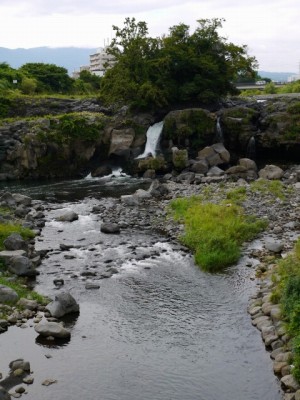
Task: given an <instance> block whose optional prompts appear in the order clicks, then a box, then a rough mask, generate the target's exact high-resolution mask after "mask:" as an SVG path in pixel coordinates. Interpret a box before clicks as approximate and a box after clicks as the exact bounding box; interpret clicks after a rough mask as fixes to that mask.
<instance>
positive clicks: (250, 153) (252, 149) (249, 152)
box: [246, 136, 256, 160]
mask: <svg viewBox="0 0 300 400" xmlns="http://www.w3.org/2000/svg"><path fill="white" fill-rule="evenodd" d="M246 157H247V158H250V159H251V160H255V158H256V143H255V137H254V136H251V138H250V139H249V142H248V145H247V149H246Z"/></svg>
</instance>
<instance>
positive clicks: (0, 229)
mask: <svg viewBox="0 0 300 400" xmlns="http://www.w3.org/2000/svg"><path fill="white" fill-rule="evenodd" d="M12 233H19V234H20V235H21V236H22V237H23V239H24V240H27V239H32V238H34V233H33V232H32V231H31V230H30V229H28V228H23V227H22V226H21V225H19V224H11V223H8V224H4V223H0V250H3V249H4V244H3V242H4V240H5V239H6V238H7V237H8V236H9V235H11V234H12Z"/></svg>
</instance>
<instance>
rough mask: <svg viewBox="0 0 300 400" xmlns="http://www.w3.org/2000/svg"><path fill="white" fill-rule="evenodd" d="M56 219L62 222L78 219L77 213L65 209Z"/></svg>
mask: <svg viewBox="0 0 300 400" xmlns="http://www.w3.org/2000/svg"><path fill="white" fill-rule="evenodd" d="M56 219H57V221H62V222H73V221H76V220H77V219H78V214H76V212H74V211H71V210H69V211H65V212H64V213H63V214H62V215H60V216H59V217H57V218H56Z"/></svg>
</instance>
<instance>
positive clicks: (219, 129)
mask: <svg viewBox="0 0 300 400" xmlns="http://www.w3.org/2000/svg"><path fill="white" fill-rule="evenodd" d="M220 118H221V117H218V118H217V123H216V136H215V142H216V143H224V136H223V130H222V127H221V124H220Z"/></svg>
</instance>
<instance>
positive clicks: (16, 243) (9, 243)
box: [3, 233, 27, 250]
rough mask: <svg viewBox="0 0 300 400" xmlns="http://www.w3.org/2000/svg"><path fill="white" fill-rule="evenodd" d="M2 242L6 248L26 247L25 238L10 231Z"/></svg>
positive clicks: (22, 248) (23, 248) (19, 248)
mask: <svg viewBox="0 0 300 400" xmlns="http://www.w3.org/2000/svg"><path fill="white" fill-rule="evenodd" d="M3 243H4V246H5V248H6V249H7V250H25V249H26V247H27V246H26V242H25V240H24V239H23V238H22V236H21V235H20V234H19V233H12V234H11V235H9V236H8V237H7V238H6V239H5V240H4V242H3Z"/></svg>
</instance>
